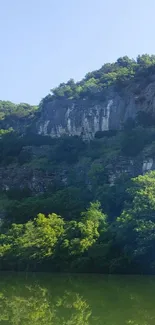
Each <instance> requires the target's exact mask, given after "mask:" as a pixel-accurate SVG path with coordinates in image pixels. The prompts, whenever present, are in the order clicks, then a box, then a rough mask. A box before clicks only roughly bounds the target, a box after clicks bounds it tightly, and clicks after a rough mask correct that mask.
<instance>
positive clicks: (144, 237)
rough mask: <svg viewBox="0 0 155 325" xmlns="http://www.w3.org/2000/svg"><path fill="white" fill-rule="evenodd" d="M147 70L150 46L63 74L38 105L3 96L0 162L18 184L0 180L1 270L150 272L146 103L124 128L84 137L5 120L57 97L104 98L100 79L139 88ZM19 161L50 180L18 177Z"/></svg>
mask: <svg viewBox="0 0 155 325" xmlns="http://www.w3.org/2000/svg"><path fill="white" fill-rule="evenodd" d="M154 77H155V56H149V55H142V56H139V57H138V58H137V60H131V59H129V58H128V57H123V58H119V59H118V60H117V62H115V63H113V64H105V65H104V66H103V67H102V68H101V69H100V70H97V71H94V72H91V73H88V74H87V75H86V76H85V78H84V79H83V80H82V81H80V82H77V83H75V82H74V80H72V79H71V80H70V81H68V82H67V83H66V84H65V83H63V84H60V85H59V87H57V88H55V89H52V94H49V95H48V96H46V97H45V98H44V99H42V100H41V102H40V104H39V105H38V106H30V105H28V104H24V103H23V104H19V105H15V104H12V103H11V102H5V101H0V125H1V126H2V128H1V130H0V170H3V171H4V170H7V171H9V174H8V175H7V177H6V175H4V176H3V178H5V177H6V179H7V181H8V182H9V177H10V179H11V176H10V175H11V171H12V169H14V170H15V172H16V175H17V178H19V184H18V186H14V185H13V184H11V180H10V184H11V185H10V186H1V187H0V217H1V219H0V268H1V270H28V271H29V270H33V271H45V270H46V271H57V272H68V271H70V272H100V273H155V254H154V245H155V172H154V171H150V172H148V173H144V172H143V170H142V165H143V162H144V161H145V160H147V159H148V158H150V157H151V158H152V160H153V158H154V156H155V117H154V114H153V112H148V111H147V110H146V111H141V112H137V116H136V119H134V120H133V119H128V120H127V121H126V123H125V124H124V125H123V127H122V129H121V130H109V131H101V132H97V133H96V135H95V138H94V139H93V140H91V141H89V142H85V141H83V139H82V138H80V137H77V136H73V137H67V136H64V137H62V138H58V139H56V138H51V137H49V136H42V135H38V134H35V133H34V132H33V130H32V129H31V132H30V129H29V128H28V129H27V133H24V134H22V132H21V130H20V131H19V132H18V131H17V130H14V128H13V127H10V124H9V123H5V121H6V120H7V121H8V118H9V119H10V120H12V119H14V118H15V120H18V123H20V121H22V120H23V119H25V118H27V119H28V120H33V119H35V118H36V116H37V114H39V112H40V110H42V108H43V106H44V104H45V102H47V101H49V100H50V101H51V100H54V99H55V98H68V99H72V98H82V99H84V98H88V97H89V98H90V99H91V98H94V97H95V98H99V99H102V96H104V91H105V89H107V87H111V86H112V87H115V88H116V89H118V88H119V91H120V89H121V88H122V87H124V86H127V85H129V84H131V83H132V85H134V86H133V87H135V93H138V91H139V87H143V86H144V84H146V83H148V82H150V81H152V80H155V78H154ZM135 85H136V86H135ZM21 123H22V122H21ZM28 126H29V124H28ZM38 149H39V150H38ZM38 152H39V154H38ZM25 170H28V171H29V173H30V174H33V173H34V171H35V172H36V170H37V171H39V173H40V174H39V175H41V173H42V175H43V180H42V183H45V178H48V177H49V175H52V177H53V179H52V182H48V183H47V184H45V185H46V186H44V187H43V186H42V187H41V186H40V187H39V188H38V187H37V186H38V185H35V186H34V187H33V188H32V186H31V185H30V186H28V185H25V183H24V182H23V183H22V182H21V181H20V179H21V175H20V173H21V174H22V173H23V172H24V171H25ZM141 174H142V175H141ZM38 177H40V179H41V176H38ZM3 178H1V183H2V182H3V183H4V179H3ZM34 182H36V183H35V184H38V183H37V180H36V179H34ZM26 184H28V180H27V183H26Z"/></svg>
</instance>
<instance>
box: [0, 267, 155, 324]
mask: <svg viewBox="0 0 155 325" xmlns="http://www.w3.org/2000/svg"><path fill="white" fill-rule="evenodd" d="M0 324H2V325H3V324H4V325H94V324H95V325H126V324H129V325H155V277H147V276H104V275H74V276H69V275H55V274H37V275H35V274H28V275H26V274H14V273H12V274H5V273H0Z"/></svg>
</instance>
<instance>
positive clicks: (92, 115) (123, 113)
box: [36, 82, 155, 140]
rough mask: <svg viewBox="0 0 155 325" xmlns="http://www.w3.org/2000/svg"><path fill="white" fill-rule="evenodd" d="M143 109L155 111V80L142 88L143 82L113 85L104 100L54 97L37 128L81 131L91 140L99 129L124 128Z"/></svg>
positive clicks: (53, 133) (41, 131)
mask: <svg viewBox="0 0 155 325" xmlns="http://www.w3.org/2000/svg"><path fill="white" fill-rule="evenodd" d="M139 110H145V111H151V112H155V82H152V83H150V84H149V85H147V86H146V87H142V88H141V89H140V90H139V85H138V84H134V85H132V87H128V88H123V90H121V92H117V91H116V90H114V89H112V88H109V89H108V90H107V91H106V93H105V94H104V96H103V99H102V100H101V99H100V100H90V99H83V100H82V99H81V100H80V99H78V100H65V99H62V100H55V101H54V100H53V101H51V102H48V103H47V104H45V105H44V107H43V109H42V111H41V114H40V117H39V118H38V119H37V121H36V132H37V133H39V134H42V135H50V136H51V137H60V136H62V135H70V136H71V135H78V136H82V137H83V138H84V139H86V140H89V139H91V138H93V137H94V135H95V133H96V132H97V131H106V130H110V129H120V128H121V127H122V125H123V123H124V122H125V121H126V120H127V119H128V118H129V117H132V118H135V116H136V114H137V112H138V111H139Z"/></svg>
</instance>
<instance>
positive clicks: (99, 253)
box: [0, 172, 155, 273]
mask: <svg viewBox="0 0 155 325" xmlns="http://www.w3.org/2000/svg"><path fill="white" fill-rule="evenodd" d="M127 192H128V196H127V199H126V202H125V204H124V208H123V209H122V212H121V214H120V216H119V217H117V216H116V217H115V218H113V220H111V218H108V217H107V216H106V215H105V214H104V213H103V212H102V211H101V208H100V204H99V203H98V202H96V203H91V204H90V206H89V208H88V209H87V210H86V211H85V212H83V213H81V218H80V219H79V220H70V221H67V220H65V219H63V218H62V217H60V216H58V215H57V214H54V213H53V214H50V215H48V216H45V215H44V214H41V213H40V214H38V216H37V217H36V218H34V219H31V220H28V221H27V222H26V223H22V224H20V223H18V224H17V223H13V224H12V225H7V224H5V223H2V224H1V235H0V260H1V268H2V269H15V270H17V269H20V270H24V269H32V270H38V268H39V269H41V270H47V269H48V270H56V271H59V270H61V271H62V270H63V271H68V270H69V271H75V270H76V271H78V270H79V271H83V272H84V271H86V272H90V271H91V272H110V273H113V272H114V273H115V272H125V273H128V272H129V273H136V272H138V273H139V272H144V273H147V272H149V273H150V272H151V273H152V272H153V273H154V272H155V255H154V245H155V172H150V173H148V174H145V175H144V176H138V177H136V178H134V179H132V182H131V183H130V186H129V188H128V190H127Z"/></svg>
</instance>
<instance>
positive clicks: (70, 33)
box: [0, 0, 155, 104]
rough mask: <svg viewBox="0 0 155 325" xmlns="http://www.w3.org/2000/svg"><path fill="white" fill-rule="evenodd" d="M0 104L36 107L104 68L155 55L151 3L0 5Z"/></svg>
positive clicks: (13, 1) (80, 0) (59, 0)
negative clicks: (57, 91) (67, 85)
mask: <svg viewBox="0 0 155 325" xmlns="http://www.w3.org/2000/svg"><path fill="white" fill-rule="evenodd" d="M0 45H1V46H0V99H2V100H11V101H13V102H16V103H18V102H29V103H30V104H38V103H39V101H40V100H41V98H42V97H44V96H45V95H47V94H48V93H49V90H50V89H51V88H52V87H55V86H57V85H58V84H59V83H60V82H65V81H67V80H68V79H70V78H74V79H75V80H80V79H81V78H82V77H84V75H85V74H86V73H87V72H89V71H92V70H95V69H98V68H100V67H101V66H102V65H103V64H104V63H106V62H112V61H115V60H116V59H117V58H118V57H120V56H124V55H128V56H129V57H132V58H135V57H136V56H137V55H138V54H143V53H149V54H155V0H147V1H146V0H0Z"/></svg>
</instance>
